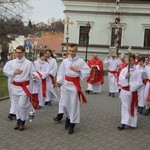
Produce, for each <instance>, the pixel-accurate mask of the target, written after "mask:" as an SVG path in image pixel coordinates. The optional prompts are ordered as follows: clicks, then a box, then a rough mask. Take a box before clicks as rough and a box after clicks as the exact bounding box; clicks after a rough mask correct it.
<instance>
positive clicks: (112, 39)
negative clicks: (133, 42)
mask: <svg viewBox="0 0 150 150" xmlns="http://www.w3.org/2000/svg"><path fill="white" fill-rule="evenodd" d="M121 37H122V28H119V41H118V46H119V47H121ZM116 38H117V35H116V34H115V27H112V30H111V46H115V41H116Z"/></svg>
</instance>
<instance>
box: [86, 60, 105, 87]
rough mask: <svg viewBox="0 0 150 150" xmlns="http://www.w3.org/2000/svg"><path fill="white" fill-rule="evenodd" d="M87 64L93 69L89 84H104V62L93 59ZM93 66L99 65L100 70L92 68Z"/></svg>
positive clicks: (88, 80)
mask: <svg viewBox="0 0 150 150" xmlns="http://www.w3.org/2000/svg"><path fill="white" fill-rule="evenodd" d="M87 64H88V66H89V67H90V68H91V69H92V70H91V73H90V76H89V77H88V79H87V82H88V83H90V84H99V83H100V84H104V70H103V62H102V60H100V59H94V58H92V59H90V60H89V61H88V62H87ZM93 65H94V66H96V65H97V66H98V67H99V68H100V70H98V68H97V67H92V66H93Z"/></svg>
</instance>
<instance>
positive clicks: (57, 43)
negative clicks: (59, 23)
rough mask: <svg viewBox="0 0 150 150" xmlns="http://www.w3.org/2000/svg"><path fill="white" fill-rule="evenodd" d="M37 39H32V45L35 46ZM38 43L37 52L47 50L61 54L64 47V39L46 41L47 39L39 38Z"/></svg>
mask: <svg viewBox="0 0 150 150" xmlns="http://www.w3.org/2000/svg"><path fill="white" fill-rule="evenodd" d="M34 41H35V39H31V44H34ZM36 41H37V50H43V51H44V50H46V49H51V50H52V51H55V52H56V53H57V52H60V51H61V49H62V47H61V43H63V39H61V40H59V39H54V40H52V39H45V38H38V39H36Z"/></svg>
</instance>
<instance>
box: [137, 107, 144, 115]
mask: <svg viewBox="0 0 150 150" xmlns="http://www.w3.org/2000/svg"><path fill="white" fill-rule="evenodd" d="M138 112H139V114H141V115H142V114H143V107H138Z"/></svg>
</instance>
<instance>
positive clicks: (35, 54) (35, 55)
mask: <svg viewBox="0 0 150 150" xmlns="http://www.w3.org/2000/svg"><path fill="white" fill-rule="evenodd" d="M37 45H38V42H37V41H34V57H35V59H37V51H36V48H37Z"/></svg>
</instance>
